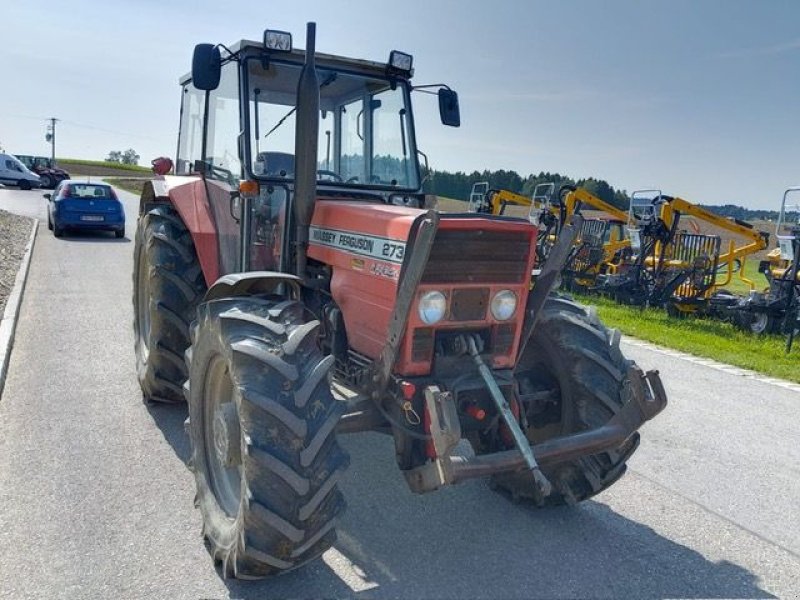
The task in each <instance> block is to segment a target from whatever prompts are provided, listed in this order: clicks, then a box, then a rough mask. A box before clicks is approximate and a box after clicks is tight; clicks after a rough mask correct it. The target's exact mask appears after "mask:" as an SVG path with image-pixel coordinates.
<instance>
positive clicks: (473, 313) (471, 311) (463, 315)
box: [450, 288, 489, 321]
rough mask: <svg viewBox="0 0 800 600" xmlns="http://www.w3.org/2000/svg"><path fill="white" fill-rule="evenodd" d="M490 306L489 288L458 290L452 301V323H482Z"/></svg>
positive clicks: (455, 291)
mask: <svg viewBox="0 0 800 600" xmlns="http://www.w3.org/2000/svg"><path fill="white" fill-rule="evenodd" d="M488 304H489V288H477V289H471V288H466V289H456V290H453V299H452V300H451V301H450V320H451V321H482V320H483V319H484V318H485V317H486V307H487V305H488Z"/></svg>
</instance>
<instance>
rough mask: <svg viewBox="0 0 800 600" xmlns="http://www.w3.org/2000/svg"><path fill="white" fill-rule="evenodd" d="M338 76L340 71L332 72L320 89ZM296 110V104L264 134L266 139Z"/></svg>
mask: <svg viewBox="0 0 800 600" xmlns="http://www.w3.org/2000/svg"><path fill="white" fill-rule="evenodd" d="M338 76H339V74H338V73H336V72H335V71H334V72H333V73H331V74H330V75H328V76H327V77H326V78H325V81H323V82H322V83H321V84H320V85H319V87H320V89H322V88H324V87H325V86H328V85H330V84H332V83H333V82H334V81H336V78H337V77H338ZM296 110H297V106H295V107H294V108H292V110H290V111H289V112H288V113H286V114H285V115H283V117H282V118H281V120H280V121H278V122H277V123H276V124H275V127H273V128H272V129H270V130H269V131H268V132H267V133H266V135H264V139H267V138H268V137H269V134H270V133H272V132H273V131H275V130H276V129H277V128H278V127H280V126H281V125H283V122H284V121H285V120H286V119H288V118H289V117H291V116H292V115H293V114H294V113H295V111H296Z"/></svg>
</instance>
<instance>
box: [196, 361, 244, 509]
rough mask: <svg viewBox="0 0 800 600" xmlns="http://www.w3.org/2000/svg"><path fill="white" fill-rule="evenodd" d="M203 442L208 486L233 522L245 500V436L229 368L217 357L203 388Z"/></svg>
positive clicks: (211, 363)
mask: <svg viewBox="0 0 800 600" xmlns="http://www.w3.org/2000/svg"><path fill="white" fill-rule="evenodd" d="M203 439H204V442H205V444H204V446H205V455H206V456H205V459H206V464H207V465H208V478H209V482H208V483H209V486H210V488H211V491H212V492H213V494H214V498H215V499H216V501H217V504H218V505H219V507H220V508H221V509H222V511H223V512H224V513H225V514H226V515H227V516H228V517H229V518H231V519H235V518H236V516H237V515H238V514H239V505H240V504H241V499H242V473H241V468H242V458H241V444H242V434H241V430H240V428H239V413H238V411H237V410H236V404H235V402H234V387H233V381H232V380H231V377H230V373H229V371H228V365H227V363H226V362H225V360H224V359H223V358H222V357H221V356H220V355H216V356H214V357H213V358H212V359H211V360H210V361H209V364H208V367H207V369H206V377H205V382H204V384H203Z"/></svg>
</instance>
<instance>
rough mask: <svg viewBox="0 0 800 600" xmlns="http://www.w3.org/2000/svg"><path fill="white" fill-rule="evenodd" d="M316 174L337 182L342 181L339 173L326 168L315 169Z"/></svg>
mask: <svg viewBox="0 0 800 600" xmlns="http://www.w3.org/2000/svg"><path fill="white" fill-rule="evenodd" d="M317 175H323V176H327V177H330V178H331V179H333V181H337V182H339V183H341V182H343V181H344V179H342V177H341V175H339V174H338V173H337V172H336V171H329V170H328V169H317Z"/></svg>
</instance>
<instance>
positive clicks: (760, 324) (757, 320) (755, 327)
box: [750, 313, 769, 333]
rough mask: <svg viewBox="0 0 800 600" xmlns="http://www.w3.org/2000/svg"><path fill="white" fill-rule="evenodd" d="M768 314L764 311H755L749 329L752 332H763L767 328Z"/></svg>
mask: <svg viewBox="0 0 800 600" xmlns="http://www.w3.org/2000/svg"><path fill="white" fill-rule="evenodd" d="M768 321H769V316H768V315H766V314H765V313H756V314H755V315H754V316H753V320H752V321H750V331H752V332H753V333H764V332H765V331H766V330H767V323H768Z"/></svg>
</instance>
